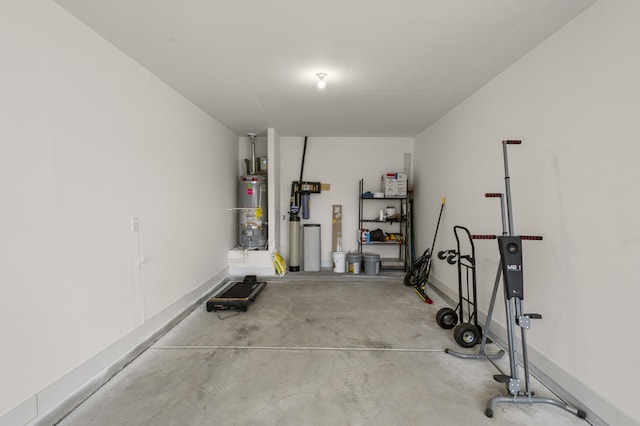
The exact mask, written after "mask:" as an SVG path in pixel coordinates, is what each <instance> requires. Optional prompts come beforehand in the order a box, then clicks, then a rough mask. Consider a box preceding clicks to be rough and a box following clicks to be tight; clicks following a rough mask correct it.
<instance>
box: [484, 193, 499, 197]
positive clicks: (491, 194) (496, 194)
mask: <svg viewBox="0 0 640 426" xmlns="http://www.w3.org/2000/svg"><path fill="white" fill-rule="evenodd" d="M484 196H485V197H487V198H500V197H502V194H501V193H499V192H487V193H486V194H484Z"/></svg>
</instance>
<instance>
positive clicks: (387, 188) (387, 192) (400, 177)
mask: <svg viewBox="0 0 640 426" xmlns="http://www.w3.org/2000/svg"><path fill="white" fill-rule="evenodd" d="M380 190H381V191H382V192H384V196H385V197H399V198H400V197H406V196H407V175H406V174H405V173H386V174H384V175H382V177H381V179H380Z"/></svg>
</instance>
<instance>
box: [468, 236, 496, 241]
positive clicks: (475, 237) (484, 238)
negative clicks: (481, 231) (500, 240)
mask: <svg viewBox="0 0 640 426" xmlns="http://www.w3.org/2000/svg"><path fill="white" fill-rule="evenodd" d="M471 238H472V239H474V240H495V239H496V236H495V235H472V236H471Z"/></svg>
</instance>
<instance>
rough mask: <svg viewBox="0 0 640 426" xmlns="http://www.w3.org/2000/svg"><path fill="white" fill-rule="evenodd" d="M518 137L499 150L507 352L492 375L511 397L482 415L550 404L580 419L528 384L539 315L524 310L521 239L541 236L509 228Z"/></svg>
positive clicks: (576, 411)
mask: <svg viewBox="0 0 640 426" xmlns="http://www.w3.org/2000/svg"><path fill="white" fill-rule="evenodd" d="M521 143H522V142H521V141H519V140H505V141H502V153H503V158H504V175H505V177H504V182H505V194H506V203H507V218H508V222H509V235H502V236H500V237H498V238H497V239H498V248H499V251H500V265H501V272H502V276H503V286H504V301H505V311H506V315H507V341H508V352H509V365H510V374H509V375H506V374H497V375H495V376H493V378H494V379H495V380H496V381H497V382H500V383H504V384H505V386H506V389H507V392H508V393H509V394H510V395H511V396H497V397H495V398H492V399H491V400H489V402H488V404H487V408H486V410H485V414H486V416H487V417H493V414H494V409H495V406H496V404H499V403H512V404H550V405H554V406H556V407H558V408H562V409H564V410H566V411H568V412H570V413H572V414H574V415H576V416H578V417H580V418H582V419H585V418H586V417H587V413H586V412H585V411H584V410H580V409H576V408H574V407H572V406H570V405H568V404H566V403H565V402H563V401H560V400H557V399H553V398H545V397H538V396H534V393H533V392H532V391H531V386H530V383H529V376H530V374H529V359H528V357H527V340H526V331H527V330H528V329H529V328H530V327H531V320H532V319H540V318H542V316H541V315H540V314H531V313H529V314H527V313H524V309H523V303H522V302H523V300H524V281H523V274H522V240H524V239H531V240H541V239H542V237H531V236H529V237H523V236H517V235H515V231H514V228H513V211H512V205H511V184H510V178H509V165H508V160H507V146H509V145H520V144H521ZM516 327H519V328H520V333H521V335H520V340H521V344H522V345H521V348H522V354H521V355H522V368H523V370H524V390H523V387H522V381H521V379H520V372H519V368H518V348H517V341H516Z"/></svg>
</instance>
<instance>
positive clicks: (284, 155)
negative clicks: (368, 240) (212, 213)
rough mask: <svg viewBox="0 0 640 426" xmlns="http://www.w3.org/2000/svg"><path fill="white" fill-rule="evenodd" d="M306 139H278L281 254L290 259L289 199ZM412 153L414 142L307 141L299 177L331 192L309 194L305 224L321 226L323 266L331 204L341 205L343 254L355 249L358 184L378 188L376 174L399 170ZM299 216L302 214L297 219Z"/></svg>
mask: <svg viewBox="0 0 640 426" xmlns="http://www.w3.org/2000/svg"><path fill="white" fill-rule="evenodd" d="M303 148H304V137H281V148H280V149H281V152H280V191H281V201H280V210H281V215H280V217H279V226H280V246H281V252H282V254H283V256H285V259H286V260H287V264H288V261H289V222H288V221H289V218H288V216H289V215H288V212H289V199H290V197H289V196H290V194H291V182H292V181H298V180H299V179H300V167H301V163H302V152H303ZM412 152H413V138H406V137H397V138H393V137H388V138H365V137H361V138H357V137H344V138H340V137H311V136H310V137H309V138H308V141H307V152H306V158H305V163H304V171H303V177H302V179H303V180H304V181H308V182H322V183H328V184H331V190H330V191H324V192H322V193H320V194H313V195H311V209H310V210H311V216H310V218H309V219H308V220H305V219H301V220H300V223H301V225H302V226H304V225H305V224H307V223H319V224H320V225H321V249H322V266H323V267H325V268H328V267H330V266H331V264H332V263H331V262H332V260H331V243H332V238H331V235H332V206H333V205H334V204H342V213H343V218H342V235H343V250H344V251H357V249H358V246H357V229H358V182H359V181H360V179H364V181H365V191H367V190H371V191H374V190H377V189H378V188H379V187H380V176H381V175H382V174H383V173H386V172H401V171H402V170H403V167H404V154H405V153H412ZM301 217H302V216H301Z"/></svg>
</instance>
